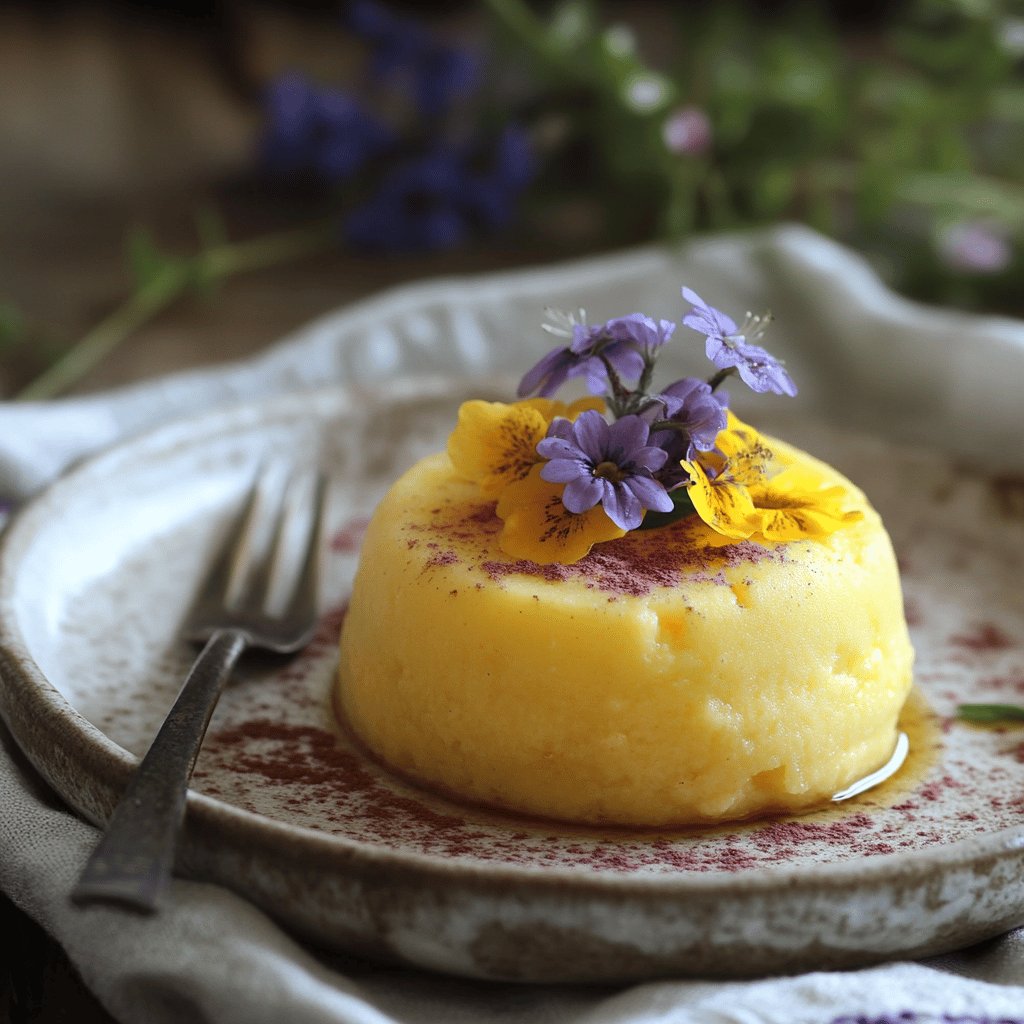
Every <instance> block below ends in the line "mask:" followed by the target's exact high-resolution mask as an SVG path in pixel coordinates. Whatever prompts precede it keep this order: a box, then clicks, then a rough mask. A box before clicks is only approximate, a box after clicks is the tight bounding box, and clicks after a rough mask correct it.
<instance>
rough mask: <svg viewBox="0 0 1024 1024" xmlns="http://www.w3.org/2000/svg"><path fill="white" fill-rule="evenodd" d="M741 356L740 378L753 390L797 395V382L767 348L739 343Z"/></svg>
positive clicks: (738, 350)
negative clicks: (795, 382) (794, 381)
mask: <svg viewBox="0 0 1024 1024" xmlns="http://www.w3.org/2000/svg"><path fill="white" fill-rule="evenodd" d="M736 352H737V355H738V356H739V362H738V363H737V366H738V367H739V372H740V378H741V379H742V380H743V382H744V383H745V384H747V385H748V386H749V387H750V388H751V390H753V391H758V392H762V393H763V392H765V391H772V392H774V393H775V394H777V395H788V396H789V397H790V398H792V397H793V396H794V395H796V393H797V392H796V384H794V383H793V378H792V377H790V375H789V374H788V373H787V372H786V368H785V367H784V366H783V365H782V363H780V362H779V360H778V359H776V358H775V356H773V355H772V354H771V353H770V352H768V351H767V350H766V349H763V348H761V347H760V346H759V345H739V346H737V349H736Z"/></svg>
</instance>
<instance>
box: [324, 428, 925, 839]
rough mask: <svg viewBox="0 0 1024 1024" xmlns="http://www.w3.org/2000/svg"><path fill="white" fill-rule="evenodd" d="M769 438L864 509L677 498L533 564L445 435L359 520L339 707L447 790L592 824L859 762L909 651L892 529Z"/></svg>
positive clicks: (885, 728)
mask: <svg viewBox="0 0 1024 1024" xmlns="http://www.w3.org/2000/svg"><path fill="white" fill-rule="evenodd" d="M773 444H776V442H773ZM778 448H779V450H780V451H782V452H783V453H785V455H786V456H787V461H790V460H792V461H795V462H797V463H800V462H806V464H807V465H810V466H813V467H814V468H815V469H816V470H818V471H820V472H823V473H825V474H827V477H828V480H829V482H835V483H838V484H840V485H842V486H843V487H845V488H847V489H848V490H849V495H850V502H849V506H850V508H851V509H860V510H862V511H863V513H864V517H863V519H862V520H860V521H858V522H854V523H851V524H850V525H848V526H846V527H844V528H843V529H840V530H837V531H836V532H835V533H833V534H831V535H830V536H827V537H825V538H823V539H820V540H801V541H793V542H789V543H786V544H772V543H764V544H758V543H754V542H752V541H740V542H736V543H729V544H724V545H721V544H720V542H721V540H722V538H721V537H720V536H718V535H717V534H715V533H713V532H712V531H711V530H710V529H709V528H708V527H706V526H705V525H704V524H703V523H702V522H701V521H700V520H699V519H698V518H697V517H696V516H691V517H689V518H687V519H683V520H680V521H678V522H676V523H674V524H672V525H670V526H667V527H664V528H661V529H657V530H649V531H644V530H641V531H635V532H632V533H629V534H627V535H626V536H624V537H621V538H619V539H617V540H612V541H609V542H607V543H605V544H601V545H599V546H597V547H595V548H594V549H593V550H592V551H591V553H590V554H589V555H587V556H586V557H585V558H583V559H582V560H581V561H579V562H576V563H574V564H571V565H562V564H555V565H544V566H541V565H537V564H535V563H533V562H528V561H515V560H513V559H510V558H509V556H507V555H504V554H503V553H502V551H501V549H500V548H499V546H498V542H497V538H498V533H499V531H500V528H501V522H500V521H499V520H498V519H497V518H496V516H495V514H494V501H493V500H490V501H488V500H485V499H483V498H482V497H481V495H480V491H479V488H478V487H476V486H475V485H473V484H471V483H467V482H465V481H463V480H460V479H458V478H457V477H456V475H455V474H454V472H453V469H452V465H451V462H450V461H449V459H448V456H447V455H435V456H431V457H429V458H427V459H424V460H423V461H422V462H420V463H419V464H417V465H416V466H414V467H413V468H412V469H411V470H409V472H408V473H406V474H405V475H404V476H403V477H402V478H401V479H400V480H399V481H398V482H397V483H396V484H395V485H394V486H393V487H392V489H391V491H390V492H389V493H388V495H387V496H386V497H385V499H384V500H383V502H382V503H381V505H380V507H379V508H378V510H377V512H376V514H375V515H374V518H373V522H372V524H371V526H370V529H369V531H368V533H367V535H366V540H365V544H364V547H363V551H362V558H361V563H360V568H359V571H358V575H357V578H356V581H355V585H354V590H353V594H352V600H351V605H350V608H349V612H348V615H347V617H346V621H345V625H344V628H343V632H342V638H341V665H340V677H339V686H340V690H339V694H338V697H339V700H338V706H339V709H340V711H341V713H342V715H343V717H344V719H345V720H346V721H347V723H348V725H349V727H350V728H351V729H352V730H353V731H354V732H355V733H356V735H357V736H358V737H359V738H360V739H361V740H362V742H363V743H364V744H365V745H366V746H367V747H368V748H369V749H370V750H371V751H372V752H373V753H374V754H376V755H377V756H378V757H379V758H380V759H382V760H383V761H384V762H386V763H387V764H388V765H390V766H392V767H393V768H394V769H396V770H397V771H398V772H400V773H402V774H405V775H407V776H410V777H412V778H414V779H417V780H419V781H421V782H423V783H425V784H427V785H429V786H432V787H435V788H437V789H440V790H442V791H444V792H446V793H449V794H451V795H455V796H456V797H459V798H462V799H465V800H468V801H473V802H479V803H484V804H489V805H493V806H497V807H501V808H506V809H509V810H513V811H516V812H521V813H525V814H530V815H540V816H544V817H549V818H556V819H561V820H564V821H571V822H585V823H594V824H609V823H610V824H618V825H631V826H668V825H682V824H696V823H707V822H716V821H721V820H725V819H735V818H743V817H747V816H751V815H756V814H760V813H766V812H775V811H791V810H799V809H803V808H807V807H809V806H813V805H815V804H818V803H820V802H822V801H823V800H827V799H828V798H829V797H830V796H831V794H833V793H834V792H836V791H837V790H839V789H841V788H842V787H844V786H845V785H847V784H848V783H850V782H851V781H853V780H855V779H857V778H859V777H860V776H862V775H865V774H867V773H868V772H870V771H872V770H874V769H875V768H877V767H878V766H879V765H880V764H882V763H883V762H884V761H885V760H886V759H887V758H888V757H889V754H890V753H891V751H892V748H893V744H894V742H895V736H896V721H897V716H898V715H899V712H900V709H901V707H902V705H903V702H904V700H905V698H906V696H907V693H908V690H909V688H910V684H911V664H912V660H913V653H912V650H911V646H910V642H909V639H908V636H907V628H906V625H905V621H904V617H903V606H902V597H901V592H900V585H899V578H898V574H897V569H896V563H895V559H894V557H893V552H892V546H891V544H890V542H889V538H888V536H887V535H886V533H885V530H884V528H883V526H882V524H881V521H880V519H879V517H878V515H877V514H876V513H875V512H874V510H873V509H871V507H870V506H869V505H868V504H867V502H866V500H865V499H864V496H863V495H862V494H861V493H860V492H859V491H858V490H857V489H856V488H854V487H853V485H852V484H850V483H849V482H848V481H846V480H844V479H843V478H842V477H841V476H839V474H837V473H836V472H835V471H834V470H831V469H830V468H828V467H826V466H824V465H823V464H822V463H820V462H818V461H817V460H814V459H811V458H810V457H809V456H807V455H804V454H803V453H801V452H797V451H796V450H794V449H791V448H788V447H787V446H785V445H781V444H778ZM716 545H718V546H716Z"/></svg>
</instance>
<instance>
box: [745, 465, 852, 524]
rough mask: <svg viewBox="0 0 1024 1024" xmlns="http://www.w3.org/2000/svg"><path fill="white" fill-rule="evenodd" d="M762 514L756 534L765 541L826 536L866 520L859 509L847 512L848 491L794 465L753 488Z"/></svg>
mask: <svg viewBox="0 0 1024 1024" xmlns="http://www.w3.org/2000/svg"><path fill="white" fill-rule="evenodd" d="M750 497H751V499H752V501H753V503H754V508H755V509H756V511H757V514H758V517H759V520H760V521H759V523H758V527H757V534H758V535H759V536H761V537H763V538H764V539H765V540H770V541H789V540H802V539H804V538H807V537H827V536H828V535H829V534H830V533H834V532H835V531H836V530H838V529H839V528H840V527H842V526H845V525H846V524H847V523H852V522H856V520H858V519H863V518H864V514H863V513H862V512H859V511H852V512H851V511H845V510H844V509H843V503H844V500H845V499H846V491H845V490H844V489H843V488H842V487H838V486H831V487H829V486H825V481H824V480H823V479H822V478H821V477H820V476H819V475H818V474H816V473H814V472H813V471H812V470H809V469H807V468H805V467H796V466H793V467H791V468H789V469H786V470H784V471H783V472H782V473H780V474H779V475H778V476H776V477H772V478H771V479H768V480H764V481H763V482H762V483H761V484H758V485H754V486H752V487H751V488H750Z"/></svg>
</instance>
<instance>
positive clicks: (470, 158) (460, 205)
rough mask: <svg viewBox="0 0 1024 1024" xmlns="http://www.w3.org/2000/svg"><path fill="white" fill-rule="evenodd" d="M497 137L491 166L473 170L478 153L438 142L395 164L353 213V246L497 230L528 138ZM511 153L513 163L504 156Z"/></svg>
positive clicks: (404, 246) (455, 241) (508, 216)
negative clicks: (486, 170) (477, 230)
mask: <svg viewBox="0 0 1024 1024" xmlns="http://www.w3.org/2000/svg"><path fill="white" fill-rule="evenodd" d="M515 131H516V129H514V128H508V129H506V131H505V132H504V133H503V134H502V135H501V136H500V137H499V139H498V141H497V145H496V149H497V152H496V155H495V158H494V161H493V164H494V166H493V169H492V170H491V171H489V172H486V173H484V172H480V171H477V170H475V169H474V165H475V159H474V158H475V157H476V156H477V154H476V153H474V152H472V151H471V150H470V149H468V148H465V147H463V148H459V147H455V146H450V145H439V146H437V147H436V148H435V149H433V150H432V151H431V152H428V153H425V154H422V155H420V156H417V157H413V158H412V159H409V160H407V161H405V162H404V163H400V164H397V165H396V166H394V167H392V168H391V169H390V170H389V171H388V172H387V173H386V174H385V176H384V178H383V180H382V181H381V182H380V184H379V185H378V187H377V190H376V192H374V193H373V195H372V196H371V197H370V199H369V200H368V201H367V202H366V203H364V204H363V205H362V206H360V207H358V208H357V209H356V210H354V211H353V212H352V213H351V214H350V215H349V218H348V220H347V221H346V223H345V228H344V234H345V237H346V240H347V241H348V242H350V243H351V244H353V245H355V246H357V247H359V248H361V249H368V250H376V251H383V252H395V251H412V252H415V251H425V250H434V249H447V248H451V247H453V246H456V245H459V244H461V243H462V242H464V241H465V240H466V239H467V238H468V237H469V235H470V234H471V233H472V232H473V231H474V229H482V230H487V231H496V230H499V229H500V228H502V227H504V226H505V225H506V224H507V223H508V222H509V221H510V220H512V219H513V214H514V210H515V205H516V202H517V200H518V198H519V194H520V192H521V191H522V189H523V187H524V184H525V182H526V180H527V178H528V173H527V169H526V168H525V165H524V162H525V160H526V157H525V156H524V153H523V147H524V146H525V145H526V143H525V141H523V140H517V141H510V133H513V134H514V133H515ZM510 149H513V150H515V160H514V163H515V166H514V167H513V168H511V169H510V168H509V167H507V166H506V165H505V163H504V161H505V160H506V159H507V153H508V151H509V150H510Z"/></svg>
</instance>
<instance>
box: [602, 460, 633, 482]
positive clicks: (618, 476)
mask: <svg viewBox="0 0 1024 1024" xmlns="http://www.w3.org/2000/svg"><path fill="white" fill-rule="evenodd" d="M594 476H596V477H600V478H601V479H602V480H608V481H610V482H611V483H613V484H620V483H622V481H623V480H625V479H626V474H625V473H623V472H622V470H621V469H620V468H619V467H618V466H617V465H616V464H615V463H614V462H599V463H598V464H597V465H596V466H595V467H594Z"/></svg>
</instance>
